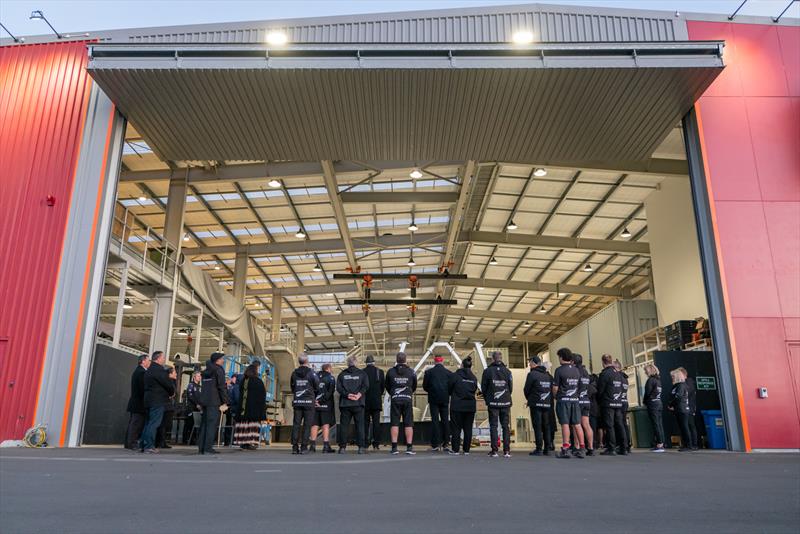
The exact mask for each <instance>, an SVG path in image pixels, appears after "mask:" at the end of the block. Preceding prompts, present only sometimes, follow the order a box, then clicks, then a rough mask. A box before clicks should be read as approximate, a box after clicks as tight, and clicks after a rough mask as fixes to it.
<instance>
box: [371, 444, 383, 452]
mask: <svg viewBox="0 0 800 534" xmlns="http://www.w3.org/2000/svg"><path fill="white" fill-rule="evenodd" d="M372 450H373V451H379V450H381V446H380V445H378V444H377V443H376V444H375V445H373V446H372Z"/></svg>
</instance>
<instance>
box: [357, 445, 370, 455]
mask: <svg viewBox="0 0 800 534" xmlns="http://www.w3.org/2000/svg"><path fill="white" fill-rule="evenodd" d="M356 454H367V450H366V449H365V448H364V447H359V448H358V452H357V453H356Z"/></svg>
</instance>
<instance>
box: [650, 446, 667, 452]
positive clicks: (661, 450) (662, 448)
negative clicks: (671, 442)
mask: <svg viewBox="0 0 800 534" xmlns="http://www.w3.org/2000/svg"><path fill="white" fill-rule="evenodd" d="M653 452H667V451H665V450H664V447H660V448H658V449H653Z"/></svg>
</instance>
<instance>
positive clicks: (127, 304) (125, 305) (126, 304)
mask: <svg viewBox="0 0 800 534" xmlns="http://www.w3.org/2000/svg"><path fill="white" fill-rule="evenodd" d="M122 307H123V308H124V309H126V310H130V309H131V308H133V304H131V299H125V301H124V302H123V303H122Z"/></svg>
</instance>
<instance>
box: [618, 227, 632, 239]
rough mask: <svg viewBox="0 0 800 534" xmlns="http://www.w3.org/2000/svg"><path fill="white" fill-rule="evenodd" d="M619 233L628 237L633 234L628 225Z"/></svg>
mask: <svg viewBox="0 0 800 534" xmlns="http://www.w3.org/2000/svg"><path fill="white" fill-rule="evenodd" d="M619 235H620V237H626V238H627V237H630V236H631V231H630V230H628V227H627V226H626V227H625V228H623V229H622V233H621V234H619Z"/></svg>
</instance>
